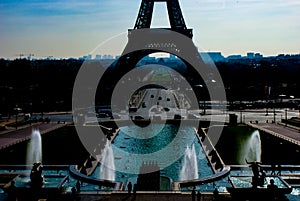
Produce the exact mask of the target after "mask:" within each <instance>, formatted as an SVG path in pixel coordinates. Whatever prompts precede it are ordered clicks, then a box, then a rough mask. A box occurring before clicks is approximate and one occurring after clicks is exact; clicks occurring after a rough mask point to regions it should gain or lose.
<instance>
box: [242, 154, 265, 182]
mask: <svg viewBox="0 0 300 201" xmlns="http://www.w3.org/2000/svg"><path fill="white" fill-rule="evenodd" d="M246 163H247V164H250V167H251V168H252V172H253V177H252V185H253V187H257V186H263V185H264V182H265V178H266V174H265V173H264V171H263V169H262V167H261V166H260V164H261V162H256V161H254V162H248V161H247V160H246Z"/></svg>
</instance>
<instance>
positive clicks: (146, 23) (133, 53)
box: [98, 0, 207, 99]
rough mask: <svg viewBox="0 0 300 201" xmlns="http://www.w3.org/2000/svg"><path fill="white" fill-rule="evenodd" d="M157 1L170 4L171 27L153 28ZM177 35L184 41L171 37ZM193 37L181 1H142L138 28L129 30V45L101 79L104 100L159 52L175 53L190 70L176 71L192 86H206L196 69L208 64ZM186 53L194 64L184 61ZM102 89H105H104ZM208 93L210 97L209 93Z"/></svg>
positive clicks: (137, 22)
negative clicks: (138, 64)
mask: <svg viewBox="0 0 300 201" xmlns="http://www.w3.org/2000/svg"><path fill="white" fill-rule="evenodd" d="M156 2H165V3H166V6H167V10H168V16H169V22H170V27H169V28H151V21H152V16H153V8H154V3H156ZM172 33H173V34H172ZM174 33H176V34H177V35H180V36H182V37H184V40H176V41H175V40H174V37H170V36H171V35H174ZM176 34H175V35H176ZM192 38H193V30H192V29H188V28H187V26H186V24H185V21H184V18H183V15H182V12H181V9H180V5H179V1H178V0H142V2H141V5H140V9H139V13H138V16H137V19H136V22H135V25H134V28H133V29H129V30H128V43H127V45H126V47H125V49H124V51H123V53H122V55H121V57H120V58H119V59H118V60H116V61H115V62H114V63H113V64H112V65H111V66H109V68H108V69H107V70H106V72H105V73H104V75H103V77H102V79H101V82H100V84H99V86H100V87H99V88H98V91H99V90H102V91H101V93H102V98H103V96H105V97H107V98H108V99H109V98H110V97H111V93H112V91H113V89H114V86H115V85H116V83H117V82H118V81H119V80H120V78H122V76H123V75H125V74H126V73H127V72H129V71H130V70H132V69H133V68H135V66H136V64H137V63H138V62H139V61H140V60H141V59H142V58H144V57H145V56H147V55H149V54H152V53H156V52H166V53H171V54H173V55H176V56H178V57H179V58H181V59H182V61H183V62H184V63H185V65H186V68H185V69H176V71H178V72H179V73H180V74H181V75H183V76H184V77H185V79H186V80H187V81H188V82H189V83H190V84H191V85H200V84H201V83H204V81H203V78H202V77H201V76H200V75H199V73H198V72H197V71H196V70H195V69H194V67H193V66H198V67H201V68H205V65H204V63H203V61H202V59H201V57H200V56H199V53H198V51H197V49H196V48H195V45H194V43H193V42H192ZM184 54H185V55H186V57H189V58H192V60H193V61H195V62H193V64H191V63H190V62H187V61H186V60H185V59H184V58H182V55H184ZM187 54H188V55H187ZM101 86H105V87H102V88H101ZM103 90H106V92H104V93H103ZM204 93H205V94H207V91H205V92H204ZM202 95H203V94H202Z"/></svg>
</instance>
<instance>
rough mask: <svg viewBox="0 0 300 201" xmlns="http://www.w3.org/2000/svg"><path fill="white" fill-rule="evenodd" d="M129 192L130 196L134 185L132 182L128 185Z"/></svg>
mask: <svg viewBox="0 0 300 201" xmlns="http://www.w3.org/2000/svg"><path fill="white" fill-rule="evenodd" d="M127 190H128V195H130V194H131V191H132V184H131V182H129V183H128V185H127Z"/></svg>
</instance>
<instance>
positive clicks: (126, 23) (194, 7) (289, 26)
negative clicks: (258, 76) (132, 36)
mask: <svg viewBox="0 0 300 201" xmlns="http://www.w3.org/2000/svg"><path fill="white" fill-rule="evenodd" d="M140 2H141V0H122V1H120V0H110V1H108V0H100V1H96V0H88V1H84V2H80V1H77V0H72V1H60V0H55V1H49V0H43V1H35V0H24V1H13V0H10V1H9V0H5V1H2V2H1V3H0V11H1V12H0V13H1V14H0V19H1V20H0V25H1V26H0V27H1V28H0V32H1V37H0V43H1V48H0V57H1V58H12V59H13V58H17V57H18V56H19V55H20V54H24V56H28V55H29V54H34V56H35V57H37V58H45V57H49V56H53V57H56V58H70V57H80V56H83V55H88V54H91V53H96V54H112V55H115V56H116V55H120V54H121V52H122V50H123V49H124V46H125V45H126V43H127V29H130V28H133V26H134V23H135V20H136V17H137V13H138V10H139V6H140ZM180 5H181V9H182V12H183V15H184V18H185V22H186V24H187V26H188V27H189V28H193V30H194V31H193V32H194V37H193V41H194V42H195V45H197V46H198V47H199V51H200V52H204V51H206V52H222V54H223V55H224V56H229V55H235V54H241V55H245V54H246V53H247V52H259V53H261V54H263V55H265V56H272V55H273V56H276V55H278V54H281V53H283V54H299V53H300V49H299V44H300V39H299V37H298V36H299V35H300V25H299V23H298V21H299V20H300V14H299V12H298V10H299V9H300V2H298V1H296V0H288V1H283V0H275V1H272V2H269V1H266V0H248V1H231V0H228V1H227V0H213V1H209V0H184V1H180ZM124 8H126V9H124ZM152 25H153V26H152V27H154V28H157V27H169V25H168V16H167V11H166V7H165V4H164V3H157V4H156V5H155V10H154V17H153V23H152Z"/></svg>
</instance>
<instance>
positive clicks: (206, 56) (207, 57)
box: [199, 52, 225, 63]
mask: <svg viewBox="0 0 300 201" xmlns="http://www.w3.org/2000/svg"><path fill="white" fill-rule="evenodd" d="M199 54H200V56H201V58H202V59H203V61H204V62H205V63H207V62H211V61H213V62H219V61H225V57H224V56H223V55H222V53H221V52H200V53H199Z"/></svg>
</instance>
